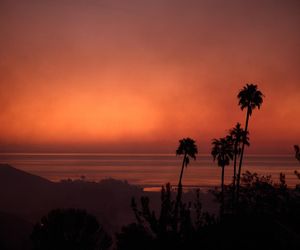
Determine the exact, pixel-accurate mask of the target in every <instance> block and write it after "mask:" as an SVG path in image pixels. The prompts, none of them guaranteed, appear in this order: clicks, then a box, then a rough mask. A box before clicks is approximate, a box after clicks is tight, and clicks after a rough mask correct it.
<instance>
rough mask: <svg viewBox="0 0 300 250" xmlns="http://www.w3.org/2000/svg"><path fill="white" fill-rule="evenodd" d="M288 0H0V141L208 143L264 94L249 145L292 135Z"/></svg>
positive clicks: (66, 148)
mask: <svg viewBox="0 0 300 250" xmlns="http://www.w3.org/2000/svg"><path fill="white" fill-rule="evenodd" d="M299 10H300V1H297V0H294V1H293V0H287V1H279V0H254V1H233V0H229V1H223V0H216V1H215V0H213V1H208V0H203V1H187V2H186V1H179V0H172V1H170V0H160V1H138V0H132V1H130V0H122V1H121V0H119V1H108V0H104V1H96V0H94V1H93V0H87V1H83V0H74V1H70V0H62V1H53V0H45V1H34V0H28V1H7V0H4V1H1V3H0V31H1V38H0V131H1V132H0V146H1V148H0V151H2V152H116V153H120V152H125V153H126V152H134V153H138V152H154V153H172V152H174V151H175V149H176V147H177V144H178V139H180V138H182V137H186V136H190V137H192V138H194V139H195V140H196V141H197V144H198V147H199V152H201V153H208V152H209V150H210V143H211V139H212V138H215V137H216V138H218V137H222V136H224V135H225V134H226V133H227V131H228V129H230V128H231V127H233V126H234V125H235V123H236V122H237V121H240V122H241V123H242V124H244V122H245V121H244V120H245V115H246V114H245V111H244V112H242V111H241V110H240V109H239V107H238V105H237V103H238V101H237V98H236V96H237V93H238V91H239V90H240V89H241V88H242V87H243V85H245V83H248V82H254V83H257V84H258V86H259V89H260V90H261V91H262V92H263V93H264V94H265V99H264V103H263V105H262V108H261V110H260V111H257V110H255V111H254V112H253V115H252V117H251V120H250V124H249V129H250V142H251V147H250V148H249V149H247V152H250V153H267V154H271V153H274V154H284V153H290V152H293V145H294V144H296V143H298V144H299V143H300V105H299V104H300V70H299V65H300V45H299V44H300V31H299V23H300V11H299Z"/></svg>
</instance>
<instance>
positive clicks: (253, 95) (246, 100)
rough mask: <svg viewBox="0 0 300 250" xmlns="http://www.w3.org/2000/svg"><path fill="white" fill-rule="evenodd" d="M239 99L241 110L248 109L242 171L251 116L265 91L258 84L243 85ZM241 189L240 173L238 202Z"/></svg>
mask: <svg viewBox="0 0 300 250" xmlns="http://www.w3.org/2000/svg"><path fill="white" fill-rule="evenodd" d="M237 97H238V99H239V106H240V107H241V110H244V109H245V108H246V109H247V114H246V122H245V132H244V140H243V143H242V149H241V156H240V163H239V172H241V168H242V164H243V156H244V149H245V145H246V143H245V142H246V139H245V138H246V137H247V133H248V123H249V117H250V116H251V115H252V111H253V110H254V109H256V108H258V109H260V107H261V105H262V103H263V97H264V95H263V93H262V92H261V91H259V90H258V88H257V85H255V84H252V83H250V84H246V86H244V87H243V89H241V90H240V92H239V93H238V96H237ZM239 189H240V176H239V175H238V178H237V202H238V200H239Z"/></svg>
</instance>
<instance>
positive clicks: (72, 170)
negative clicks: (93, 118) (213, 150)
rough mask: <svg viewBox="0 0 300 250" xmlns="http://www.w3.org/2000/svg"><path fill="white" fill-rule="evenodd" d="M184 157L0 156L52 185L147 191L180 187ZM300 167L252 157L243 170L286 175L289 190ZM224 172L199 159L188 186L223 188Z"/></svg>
mask: <svg viewBox="0 0 300 250" xmlns="http://www.w3.org/2000/svg"><path fill="white" fill-rule="evenodd" d="M181 161H182V157H176V156H175V155H168V154H0V163H8V164H11V165H12V166H14V167H16V168H18V169H21V170H24V171H26V172H29V173H32V174H35V175H39V176H42V177H44V178H47V179H49V180H52V181H59V180H62V179H68V178H71V179H79V178H81V177H82V176H84V177H85V179H87V180H92V181H99V180H101V179H105V178H115V179H121V180H127V181H128V182H129V183H131V184H137V185H141V186H144V187H160V186H161V185H163V184H165V183H167V182H170V183H171V184H173V185H176V184H177V182H178V177H179V173H180V167H181ZM296 169H297V170H299V171H300V164H299V162H298V161H297V160H296V159H295V158H294V155H248V156H246V158H245V160H244V167H243V170H244V171H245V170H249V171H251V172H257V173H259V174H265V175H266V174H271V175H272V177H273V180H274V181H278V176H279V173H280V172H283V173H285V174H286V179H287V183H288V185H289V186H294V185H295V184H296V183H298V180H297V178H296V177H295V175H294V173H293V172H294V170H296ZM232 172H233V167H232V165H231V166H228V167H227V168H226V170H225V182H226V183H229V182H230V181H231V178H232ZM220 176H221V169H220V168H219V167H218V166H217V164H216V163H214V162H213V161H212V157H211V156H210V155H199V156H198V157H197V160H196V161H193V160H192V161H191V162H190V165H189V166H188V168H187V169H185V172H184V179H183V183H184V185H185V186H214V185H219V184H220Z"/></svg>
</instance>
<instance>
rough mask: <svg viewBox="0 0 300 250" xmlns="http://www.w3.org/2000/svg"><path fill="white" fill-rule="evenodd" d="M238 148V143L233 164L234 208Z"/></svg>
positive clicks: (235, 147) (236, 143) (235, 146)
mask: <svg viewBox="0 0 300 250" xmlns="http://www.w3.org/2000/svg"><path fill="white" fill-rule="evenodd" d="M237 147H238V141H236V142H235V144H234V164H233V183H232V207H233V206H234V201H235V188H236V161H237V154H238V152H237Z"/></svg>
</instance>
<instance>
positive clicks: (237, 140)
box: [227, 122, 250, 200]
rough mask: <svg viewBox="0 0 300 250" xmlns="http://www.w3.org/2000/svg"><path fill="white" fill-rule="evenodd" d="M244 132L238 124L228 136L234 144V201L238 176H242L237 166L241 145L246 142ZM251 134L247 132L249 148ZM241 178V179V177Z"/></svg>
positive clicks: (246, 143)
mask: <svg viewBox="0 0 300 250" xmlns="http://www.w3.org/2000/svg"><path fill="white" fill-rule="evenodd" d="M244 132H245V131H244V130H243V128H242V127H241V124H240V123H239V122H238V123H237V124H236V125H235V127H233V128H232V129H230V130H229V135H228V136H227V139H228V140H229V141H230V142H231V143H232V145H233V155H234V159H233V192H232V194H233V200H234V194H235V187H236V179H237V175H238V176H240V175H241V169H240V168H239V171H238V174H237V173H236V164H237V159H238V157H239V156H240V154H241V151H242V149H241V145H242V142H243V140H244ZM248 134H249V132H247V135H246V138H245V145H246V146H249V145H250V144H249V137H248ZM239 178H240V177H239Z"/></svg>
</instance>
